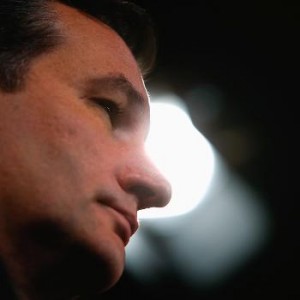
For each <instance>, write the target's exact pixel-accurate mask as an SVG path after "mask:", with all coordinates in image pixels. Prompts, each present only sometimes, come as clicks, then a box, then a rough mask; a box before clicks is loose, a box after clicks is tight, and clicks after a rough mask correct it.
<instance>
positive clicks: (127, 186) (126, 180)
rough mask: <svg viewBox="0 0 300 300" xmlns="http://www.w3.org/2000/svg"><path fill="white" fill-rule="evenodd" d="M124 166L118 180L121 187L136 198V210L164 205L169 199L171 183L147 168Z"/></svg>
mask: <svg viewBox="0 0 300 300" xmlns="http://www.w3.org/2000/svg"><path fill="white" fill-rule="evenodd" d="M137 169H138V170H136V169H135V170H133V169H132V168H126V169H125V168H124V169H123V170H122V172H120V173H119V176H118V181H119V184H120V186H121V187H122V189H123V190H124V191H125V192H126V193H129V194H131V195H133V196H134V197H135V198H136V200H137V207H138V210H141V209H145V208H150V207H164V206H166V205H167V204H168V203H169V201H170V199H171V185H170V183H169V182H168V181H167V180H166V179H165V178H164V177H163V176H162V175H161V174H160V173H159V172H154V171H153V169H152V170H151V171H149V168H142V169H141V168H137Z"/></svg>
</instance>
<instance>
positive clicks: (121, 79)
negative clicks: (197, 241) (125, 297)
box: [0, 3, 171, 300]
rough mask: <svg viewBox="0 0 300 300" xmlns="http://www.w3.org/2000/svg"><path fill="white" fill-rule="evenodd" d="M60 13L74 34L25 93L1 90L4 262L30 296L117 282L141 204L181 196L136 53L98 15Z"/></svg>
mask: <svg viewBox="0 0 300 300" xmlns="http://www.w3.org/2000/svg"><path fill="white" fill-rule="evenodd" d="M53 9H54V10H55V11H57V13H58V16H59V26H60V30H61V32H62V36H63V38H64V42H63V43H62V45H60V46H58V47H57V48H56V49H54V50H53V51H52V52H51V53H47V54H44V55H41V56H40V57H38V58H36V59H35V60H34V61H33V63H32V64H31V68H30V70H29V72H28V74H27V77H26V85H25V88H24V89H23V90H22V91H20V92H17V93H4V92H0V104H1V110H0V120H1V122H0V258H1V262H2V263H3V265H4V266H5V268H6V270H7V273H8V276H9V278H10V279H11V282H12V285H13V288H14V290H15V291H16V293H17V296H18V299H22V300H23V299H26V300H27V299H28V300H29V299H30V300H40V299H43V300H47V299H51V300H55V299H71V298H72V297H73V296H76V295H86V296H87V297H88V295H90V294H93V293H94V292H103V291H105V290H107V289H108V288H110V287H111V286H113V285H114V284H115V283H116V282H117V280H118V279H119V278H120V276H121V274H122V272H123V270H124V261H125V247H126V245H127V243H128V241H129V239H130V236H131V235H132V234H133V233H134V232H135V231H136V230H137V227H138V221H137V211H138V210H140V209H144V208H147V207H152V206H164V205H166V204H167V203H168V201H169V200H170V195H171V189H170V185H169V183H168V182H167V181H166V180H165V178H164V177H163V176H162V175H161V174H160V173H159V171H158V170H157V169H156V168H155V166H154V165H153V164H152V162H151V161H150V160H149V158H148V157H147V155H146V154H145V150H144V141H145V138H146V136H147V133H148V127H149V99H148V94H147V91H146V89H145V86H144V82H143V79H142V76H141V73H140V70H139V68H138V66H137V63H136V61H135V59H134V58H133V56H132V54H131V52H130V50H129V49H128V48H127V46H126V45H125V43H124V42H123V40H122V39H121V38H120V37H119V36H118V35H117V33H115V32H114V31H113V30H112V29H111V28H109V27H108V26H106V25H104V24H103V23H101V22H100V21H98V20H95V19H93V18H91V17H89V16H86V15H84V14H83V13H81V12H79V11H76V10H75V9H73V8H70V7H68V6H65V5H63V4H59V3H54V4H53ZM115 106H119V107H120V108H119V110H120V111H117V109H116V108H115Z"/></svg>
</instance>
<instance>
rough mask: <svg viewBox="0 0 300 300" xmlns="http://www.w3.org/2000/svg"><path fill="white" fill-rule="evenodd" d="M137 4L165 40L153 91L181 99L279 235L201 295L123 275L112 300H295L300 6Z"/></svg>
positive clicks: (215, 0) (169, 280) (170, 282)
mask: <svg viewBox="0 0 300 300" xmlns="http://www.w3.org/2000/svg"><path fill="white" fill-rule="evenodd" d="M136 2H137V3H139V4H141V5H142V6H143V7H145V8H146V9H147V10H148V12H149V13H150V14H151V15H152V18H153V20H154V22H155V24H156V29H157V33H158V42H159V44H158V45H159V51H158V60H157V64H156V67H155V70H154V72H153V73H152V76H151V77H150V78H149V80H148V82H147V83H148V85H149V86H150V87H151V85H153V84H156V85H157V82H161V83H163V84H165V85H167V86H168V87H169V88H171V89H172V90H173V91H175V92H176V93H177V94H178V95H180V96H181V97H182V99H183V100H184V101H185V102H186V104H187V106H188V108H189V109H190V112H191V115H192V118H193V121H194V124H195V125H196V126H197V127H198V128H199V130H200V131H201V132H202V133H203V134H204V135H205V136H206V137H207V138H208V139H209V141H210V142H211V143H212V144H213V145H214V146H215V148H216V149H217V150H218V151H219V152H220V153H221V154H222V156H223V157H224V159H225V160H226V161H227V162H228V164H229V166H230V167H231V168H232V170H233V171H234V172H236V173H237V174H239V176H241V177H242V178H243V179H244V180H246V181H247V182H248V183H249V184H250V185H251V186H252V187H253V188H254V189H256V190H257V191H259V193H260V194H262V195H263V199H264V201H266V203H265V204H266V205H267V206H268V207H269V210H270V213H271V215H272V218H273V223H274V224H273V227H274V229H273V234H272V237H271V241H270V242H269V244H268V245H267V247H265V248H264V249H263V250H262V251H261V252H260V253H259V254H257V255H256V256H255V257H254V258H253V259H252V260H251V261H249V263H247V264H246V265H245V266H244V268H242V269H241V270H240V271H239V272H237V274H235V275H234V276H233V278H231V279H230V280H228V281H226V282H225V283H224V284H222V285H220V286H218V287H214V288H210V289H203V290H201V289H200V290H197V291H194V290H192V289H191V288H188V287H185V286H184V284H183V283H182V282H180V281H179V280H178V279H176V278H173V277H172V274H168V275H166V278H165V279H164V280H161V281H160V282H159V283H157V284H155V285H151V286H143V285H141V284H140V283H138V282H136V281H135V280H134V278H131V276H130V274H128V273H126V272H125V273H124V276H123V277H122V279H121V281H120V282H119V283H118V284H117V285H116V287H115V288H114V289H113V290H111V291H110V292H108V293H107V295H106V296H107V298H109V299H110V298H111V299H119V298H124V297H128V298H142V299H165V298H166V297H167V298H169V297H170V298H172V297H174V298H175V297H176V298H177V297H185V298H186V299H207V300H215V299H222V300H224V299H253V298H254V297H255V298H256V299H257V297H275V296H276V297H281V299H296V298H297V296H298V297H299V296H300V292H299V263H298V253H299V252H298V250H299V247H298V246H297V244H298V243H299V232H298V230H299V227H298V219H299V213H298V210H297V206H298V201H299V200H300V199H299V197H298V189H297V187H298V185H299V183H298V177H299V176H298V170H299V169H298V164H297V163H296V161H297V160H298V152H297V149H296V146H297V143H298V141H297V140H298V137H299V134H298V129H297V123H296V115H298V105H297V104H298V102H299V93H298V90H299V79H300V77H299V55H300V51H299V50H300V47H299V45H298V42H299V30H300V22H299V20H300V4H299V2H298V1H294V2H292V1H268V0H267V1H264V0H261V1H235V2H233V1H222V0H211V1H209V0H205V1H187V0H186V1H163V0H162V1H154V0H153V1H150V0H149V1H148V0H144V1H136ZM198 87H201V88H202V90H203V88H204V90H206V91H208V94H209V95H211V94H216V93H217V96H218V97H217V98H218V103H217V104H218V105H217V107H218V110H217V113H216V112H215V113H214V114H213V108H214V106H212V104H211V103H210V101H209V99H210V98H209V97H206V100H205V101H200V102H199V101H196V100H195V97H192V95H193V92H194V93H195V91H196V90H197V88H198ZM202 96H203V94H202ZM204 98H205V97H204ZM204 112H206V114H204ZM207 112H208V114H207ZM209 113H210V114H209ZM207 115H210V116H211V117H210V118H208V117H207ZM260 299H261V298H260ZM297 299H298V298H297Z"/></svg>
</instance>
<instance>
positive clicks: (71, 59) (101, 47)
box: [51, 2, 148, 101]
mask: <svg viewBox="0 0 300 300" xmlns="http://www.w3.org/2000/svg"><path fill="white" fill-rule="evenodd" d="M51 5H52V6H53V9H54V10H55V12H56V13H57V15H58V20H59V22H58V26H59V32H60V33H61V34H62V35H63V40H64V42H63V43H62V46H61V47H60V48H59V55H60V58H61V59H60V61H61V62H60V63H59V62H58V68H60V69H66V66H68V68H69V71H71V72H72V73H73V75H72V77H73V80H74V81H75V80H76V79H77V77H78V76H84V75H87V76H88V77H93V76H96V77H101V76H105V75H107V74H115V73H118V74H120V75H121V76H122V77H124V78H126V79H127V80H128V81H129V82H130V83H131V85H132V86H133V87H134V88H135V89H136V90H137V92H138V93H140V94H141V95H142V96H143V97H144V98H145V99H146V101H148V94H147V92H146V89H145V85H144V81H143V78H142V75H141V72H140V70H139V67H138V65H137V62H136V60H135V58H134V57H133V55H132V53H131V51H130V49H129V48H128V47H127V45H126V44H125V42H124V41H123V40H122V39H121V37H120V36H119V35H118V34H117V33H116V32H115V31H114V30H113V29H111V28H110V27H109V26H107V25H106V24H104V23H103V22H101V21H100V20H98V19H96V18H94V17H92V16H90V15H87V14H85V13H84V12H81V11H79V10H77V9H75V8H72V7H69V6H67V5H64V4H62V3H59V2H53V3H52V4H51ZM61 64H62V65H61ZM78 71H80V72H78Z"/></svg>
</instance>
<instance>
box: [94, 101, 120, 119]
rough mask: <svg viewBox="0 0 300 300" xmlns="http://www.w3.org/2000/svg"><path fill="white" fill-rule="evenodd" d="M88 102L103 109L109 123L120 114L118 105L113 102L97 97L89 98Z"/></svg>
mask: <svg viewBox="0 0 300 300" xmlns="http://www.w3.org/2000/svg"><path fill="white" fill-rule="evenodd" d="M89 100H90V101H91V102H92V103H93V104H95V105H96V106H97V107H100V108H101V109H103V110H104V111H105V112H106V113H107V115H108V116H109V118H110V119H111V121H113V120H115V119H116V117H117V116H118V115H120V114H121V113H122V109H121V107H120V105H119V104H118V103H116V102H115V101H113V100H110V99H105V98H97V97H92V98H89Z"/></svg>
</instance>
